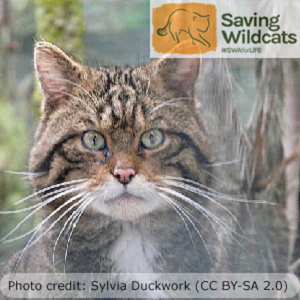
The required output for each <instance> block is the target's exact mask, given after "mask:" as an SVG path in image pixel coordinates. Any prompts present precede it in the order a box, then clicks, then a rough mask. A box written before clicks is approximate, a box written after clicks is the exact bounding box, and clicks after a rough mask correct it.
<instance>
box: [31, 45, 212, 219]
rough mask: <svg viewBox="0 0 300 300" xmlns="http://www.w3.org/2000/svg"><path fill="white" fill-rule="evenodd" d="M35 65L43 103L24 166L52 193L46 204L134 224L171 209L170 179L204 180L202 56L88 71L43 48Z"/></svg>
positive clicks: (207, 152)
mask: <svg viewBox="0 0 300 300" xmlns="http://www.w3.org/2000/svg"><path fill="white" fill-rule="evenodd" d="M35 67H36V73H37V77H38V80H39V83H40V86H41V89H42V92H43V102H42V111H41V119H40V123H39V127H38V130H37V133H36V139H35V144H34V147H33V149H32V152H31V157H30V169H31V171H32V172H34V173H37V174H38V175H39V176H34V177H33V184H34V187H35V189H36V190H37V191H41V194H45V193H47V194H49V191H50V192H51V191H53V190H56V192H55V193H56V195H57V196H56V197H55V196H53V194H51V197H50V199H51V200H47V201H48V202H49V203H48V204H49V206H50V207H53V208H57V207H59V206H64V207H65V209H67V208H68V207H71V206H72V205H73V206H77V207H81V208H82V209H85V211H86V213H90V214H95V213H102V214H105V215H108V216H111V217H113V218H116V219H121V220H134V219H137V218H140V217H142V216H144V215H146V214H149V213H154V212H156V211H161V210H168V209H169V205H168V197H169V196H172V197H173V196H174V195H170V194H168V189H169V187H167V183H166V182H167V180H168V178H169V179H170V178H185V179H187V180H194V181H196V182H199V183H202V184H206V183H207V180H208V178H207V174H206V172H205V166H207V164H209V163H210V162H211V161H212V160H213V158H214V154H213V148H212V144H211V141H210V139H209V137H208V135H207V132H206V128H205V123H204V121H203V120H202V117H201V114H200V112H199V103H198V101H197V100H196V99H195V97H194V88H195V82H196V78H197V76H198V72H199V68H200V60H199V59H170V58H164V59H159V60H155V61H153V62H152V63H150V64H149V65H146V66H140V67H137V68H132V67H125V68H118V67H107V68H106V67H100V68H98V69H95V68H90V67H87V66H84V65H82V64H80V63H78V62H77V61H75V60H74V59H72V58H71V57H69V56H67V55H66V54H65V53H63V52H62V51H61V50H60V49H59V48H57V47H56V46H54V45H52V44H50V43H46V42H40V43H37V45H36V47H35ZM172 191H173V190H172ZM174 193H176V192H175V190H174ZM45 199H49V196H46V197H45ZM70 211H72V210H71V209H70Z"/></svg>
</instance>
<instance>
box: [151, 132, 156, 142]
mask: <svg viewBox="0 0 300 300" xmlns="http://www.w3.org/2000/svg"><path fill="white" fill-rule="evenodd" d="M154 142H155V141H154V134H153V132H152V131H151V133H150V143H151V144H154Z"/></svg>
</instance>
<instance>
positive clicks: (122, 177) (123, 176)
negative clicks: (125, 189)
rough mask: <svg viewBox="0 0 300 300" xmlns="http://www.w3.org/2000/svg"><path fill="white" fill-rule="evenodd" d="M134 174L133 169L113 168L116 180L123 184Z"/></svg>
mask: <svg viewBox="0 0 300 300" xmlns="http://www.w3.org/2000/svg"><path fill="white" fill-rule="evenodd" d="M134 175H135V171H134V170H133V169H119V168H115V170H114V176H115V177H117V178H118V180H119V181H120V182H121V183H123V184H127V183H129V181H130V180H131V178H132V177H133V176H134Z"/></svg>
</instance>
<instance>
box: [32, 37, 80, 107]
mask: <svg viewBox="0 0 300 300" xmlns="http://www.w3.org/2000/svg"><path fill="white" fill-rule="evenodd" d="M34 61H35V69H36V74H37V78H38V80H39V83H40V86H41V88H42V90H43V93H44V95H45V103H44V109H47V108H49V109H50V108H51V109H53V108H56V107H57V106H58V105H59V104H60V103H61V102H62V101H63V100H64V99H65V98H66V96H67V95H68V94H70V92H71V90H72V87H73V86H74V85H76V84H77V82H78V81H79V79H80V74H81V72H82V71H83V68H84V67H83V66H82V65H81V64H79V63H78V62H76V61H75V60H73V59H72V58H70V57H69V56H68V55H66V54H65V53H64V52H63V51H61V50H60V49H59V48H58V47H56V46H54V45H52V44H50V43H47V42H38V43H37V44H36V46H35V51H34Z"/></svg>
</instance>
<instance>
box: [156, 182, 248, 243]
mask: <svg viewBox="0 0 300 300" xmlns="http://www.w3.org/2000/svg"><path fill="white" fill-rule="evenodd" d="M157 188H158V189H159V190H161V191H164V192H167V193H169V194H171V195H173V196H176V197H178V198H179V199H181V200H183V201H185V202H186V203H188V204H190V205H192V206H193V207H194V208H196V209H198V210H199V211H200V212H201V213H202V214H203V215H204V216H206V217H207V218H211V220H214V221H215V222H216V223H217V224H218V225H219V226H220V228H221V229H222V230H224V232H225V233H226V234H228V235H229V236H230V237H231V238H232V239H233V240H234V241H235V242H236V243H238V244H239V245H240V246H241V247H243V246H242V245H241V244H240V243H239V241H238V240H237V239H236V238H235V237H234V235H236V236H238V237H241V238H243V239H246V238H245V237H244V236H242V235H240V234H239V233H237V232H236V231H234V230H233V229H232V228H230V226H229V225H228V224H227V223H225V222H224V221H223V220H221V219H220V218H218V217H217V216H216V215H215V214H213V213H212V212H211V211H210V210H208V209H207V208H205V207H204V206H202V205H200V204H199V203H196V202H194V201H193V200H191V199H190V198H188V197H186V196H185V195H183V194H181V193H179V192H177V191H174V190H172V189H170V188H164V187H157Z"/></svg>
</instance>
